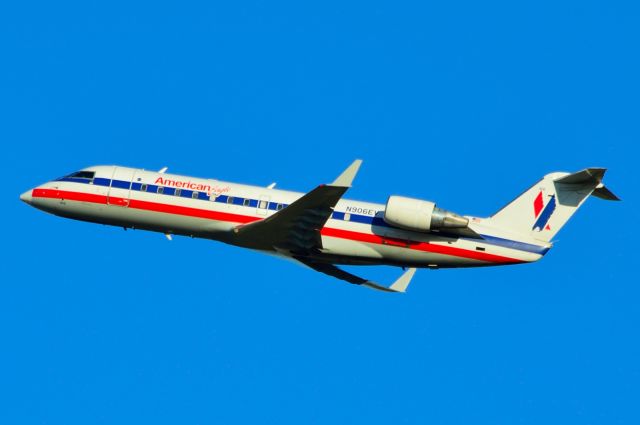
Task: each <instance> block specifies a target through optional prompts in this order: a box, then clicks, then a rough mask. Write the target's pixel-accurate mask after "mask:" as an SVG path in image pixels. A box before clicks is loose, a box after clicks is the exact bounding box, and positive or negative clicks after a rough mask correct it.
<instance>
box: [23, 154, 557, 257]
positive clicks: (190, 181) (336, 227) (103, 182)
mask: <svg viewBox="0 0 640 425" xmlns="http://www.w3.org/2000/svg"><path fill="white" fill-rule="evenodd" d="M83 171H88V172H93V173H95V174H94V177H93V178H91V179H87V178H75V177H63V178H61V179H57V180H53V181H50V182H47V183H45V184H43V185H40V186H38V187H36V188H34V189H33V190H32V191H30V192H29V193H28V195H23V198H22V199H23V200H25V201H27V202H28V203H29V204H31V205H33V206H35V207H37V208H39V209H42V210H45V211H47V212H50V213H52V214H56V215H59V216H63V217H68V218H73V219H77V220H84V221H90V222H96V223H103V224H109V225H114V226H121V227H125V228H135V229H144V230H151V231H156V232H162V233H165V234H176V235H186V236H192V237H198V238H206V239H213V240H219V241H223V242H226V243H230V244H234V245H241V246H243V244H241V243H240V242H239V241H238V240H237V239H236V238H235V233H234V231H233V229H234V228H236V227H237V226H239V225H242V224H246V223H250V222H254V221H257V220H262V219H264V218H266V217H269V216H271V215H273V214H275V213H276V212H277V211H279V210H280V209H282V208H285V207H286V206H287V205H289V204H291V203H293V202H294V201H295V200H297V199H298V198H300V197H301V196H303V195H304V194H303V193H298V192H290V191H284V190H278V189H270V188H267V187H259V186H248V185H242V184H236V183H228V182H223V181H218V180H210V179H200V178H194V177H187V176H179V175H172V174H164V173H158V172H151V171H145V170H141V169H134V168H126V167H117V166H97V167H89V168H86V169H84V170H83ZM25 198H28V199H25ZM384 208H385V206H384V205H382V204H375V203H369V202H360V201H352V200H349V199H342V200H340V201H339V202H338V204H337V205H336V207H335V208H334V212H333V214H332V216H331V218H330V219H329V220H328V221H327V223H326V225H325V226H324V227H323V228H322V230H321V235H322V249H321V250H320V252H318V253H316V254H315V255H314V256H315V258H316V259H317V260H321V261H327V262H331V263H336V264H355V265H358V264H362V265H366V264H388V265H397V266H407V267H434V268H435V267H472V266H488V265H500V264H515V263H523V262H531V261H536V260H538V259H540V258H541V257H542V256H543V255H544V254H545V253H546V252H547V251H548V249H549V248H550V247H551V244H549V243H543V242H540V241H537V240H532V239H528V238H527V237H525V236H523V235H520V234H508V233H506V232H505V231H504V230H501V229H497V228H491V227H489V226H488V224H487V223H486V222H485V221H484V220H483V219H480V218H475V217H469V219H470V226H469V227H471V228H472V229H473V230H474V231H475V232H476V233H478V234H480V235H482V238H474V237H465V236H459V235H455V234H446V233H438V232H431V233H422V232H412V231H407V230H402V229H399V228H395V227H392V226H390V225H388V224H387V223H385V221H384V220H383V218H382V215H383V213H384ZM280 254H284V255H286V253H280Z"/></svg>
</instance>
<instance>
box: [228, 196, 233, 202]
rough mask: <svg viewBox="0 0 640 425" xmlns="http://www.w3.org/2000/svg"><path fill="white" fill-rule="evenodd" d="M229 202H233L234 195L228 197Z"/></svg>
mask: <svg viewBox="0 0 640 425" xmlns="http://www.w3.org/2000/svg"><path fill="white" fill-rule="evenodd" d="M227 204H233V196H228V197H227Z"/></svg>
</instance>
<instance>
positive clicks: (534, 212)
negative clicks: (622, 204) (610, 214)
mask: <svg viewBox="0 0 640 425" xmlns="http://www.w3.org/2000/svg"><path fill="white" fill-rule="evenodd" d="M605 172H606V169H604V168H587V169H584V170H582V171H579V172H577V173H573V174H570V173H562V172H558V173H551V174H547V175H546V176H544V178H543V179H542V180H540V181H539V182H537V183H536V184H534V185H533V186H531V187H530V188H529V189H527V190H526V191H525V192H524V193H523V194H522V195H520V196H519V197H517V198H516V199H514V200H513V201H511V202H510V203H509V204H508V205H507V206H505V207H504V208H502V209H501V210H500V211H498V212H497V213H495V214H494V215H493V216H492V217H491V218H489V219H488V221H489V223H490V224H491V225H492V226H494V227H500V228H504V229H506V230H509V231H513V232H517V233H521V234H524V235H527V236H530V237H533V238H535V239H538V240H541V241H545V242H549V241H550V240H551V239H552V238H553V237H554V236H555V235H556V233H558V231H559V230H560V229H561V228H562V226H564V225H565V223H566V222H567V221H568V220H569V218H571V216H572V215H573V214H574V213H575V212H576V211H577V210H578V208H579V207H580V206H581V205H582V203H583V202H584V201H585V200H586V199H587V198H588V197H589V195H591V194H593V195H594V196H597V197H599V198H602V199H608V200H619V199H618V197H617V196H615V195H614V194H613V193H612V192H611V191H610V190H609V189H607V188H606V187H605V186H604V185H603V184H602V178H603V177H604V174H605Z"/></svg>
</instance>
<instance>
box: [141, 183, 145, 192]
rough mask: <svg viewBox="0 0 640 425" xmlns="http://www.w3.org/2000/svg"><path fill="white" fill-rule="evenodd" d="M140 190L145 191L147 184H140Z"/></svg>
mask: <svg viewBox="0 0 640 425" xmlns="http://www.w3.org/2000/svg"><path fill="white" fill-rule="evenodd" d="M140 191H141V192H146V191H147V185H146V184H141V185H140Z"/></svg>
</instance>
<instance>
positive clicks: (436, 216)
mask: <svg viewBox="0 0 640 425" xmlns="http://www.w3.org/2000/svg"><path fill="white" fill-rule="evenodd" d="M384 221H385V222H386V223H387V224H390V225H391V226H395V227H400V228H401V229H405V230H413V231H417V232H430V231H432V230H440V229H462V228H465V227H467V225H468V224H469V219H467V218H464V217H462V216H459V215H458V214H455V213H452V212H450V211H447V210H443V209H441V208H438V207H436V204H435V203H433V202H430V201H422V200H420V199H412V198H405V197H404V196H395V195H394V196H390V197H389V200H388V201H387V205H386V207H385V209H384Z"/></svg>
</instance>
